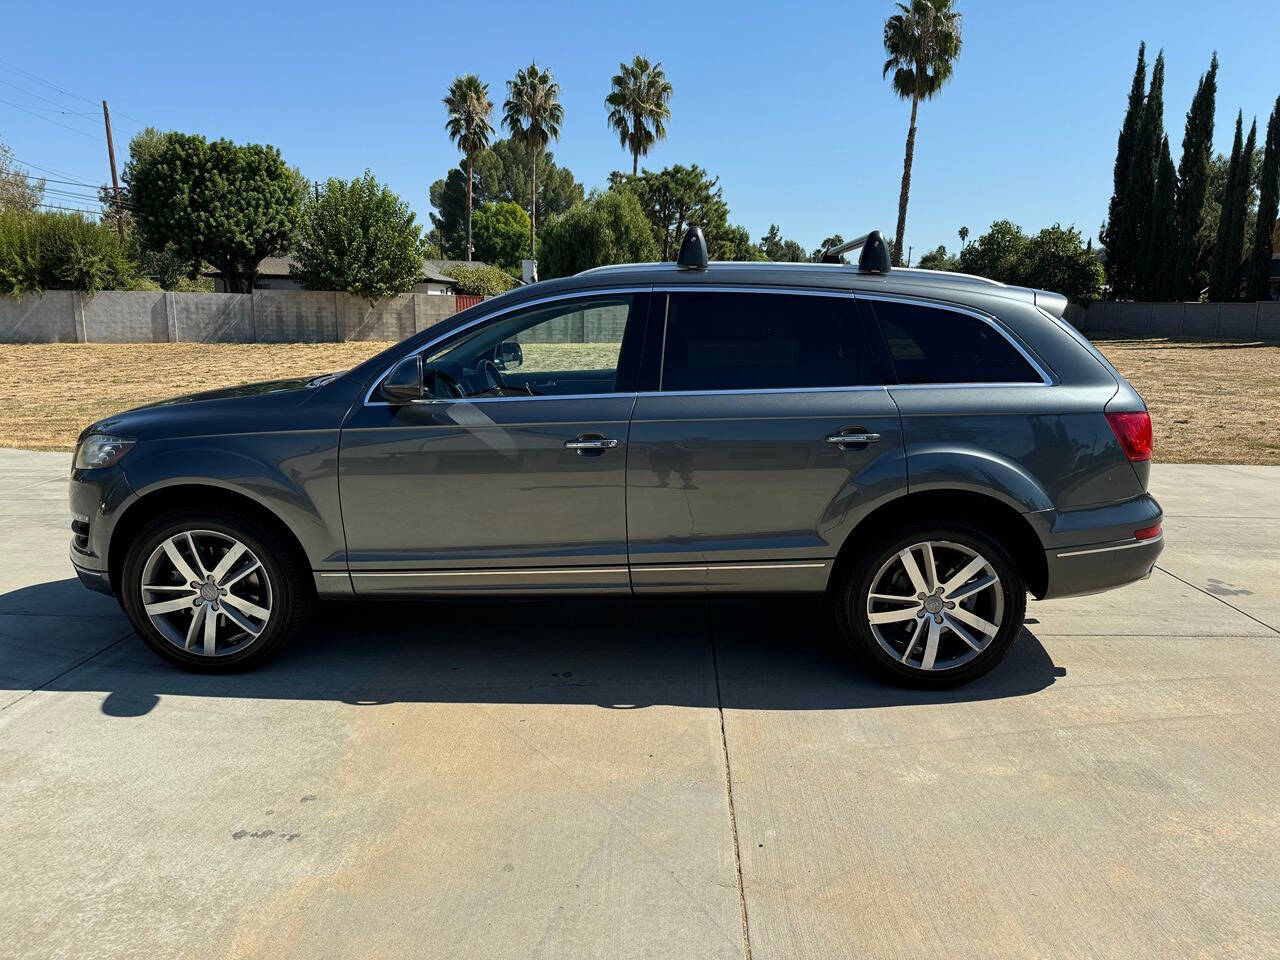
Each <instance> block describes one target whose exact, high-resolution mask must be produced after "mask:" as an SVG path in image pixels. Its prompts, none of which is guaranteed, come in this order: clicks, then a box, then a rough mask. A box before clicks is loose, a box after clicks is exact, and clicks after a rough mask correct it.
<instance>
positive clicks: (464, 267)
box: [445, 263, 516, 297]
mask: <svg viewBox="0 0 1280 960" xmlns="http://www.w3.org/2000/svg"><path fill="white" fill-rule="evenodd" d="M445 275H446V276H449V277H452V278H453V289H454V291H455V292H457V293H464V294H470V295H472V296H477V297H496V296H497V295H498V294H500V293H505V292H506V291H508V290H510V289H511V288H512V287H514V286H515V285H516V281H515V278H514V277H512V276H511V274H509V273H507V271H505V270H503V269H502V268H501V267H495V266H493V265H492V264H487V263H486V264H478V263H477V264H469V263H467V264H464V263H460V264H457V265H456V266H452V267H450V268H449V269H448V270H446V271H445Z"/></svg>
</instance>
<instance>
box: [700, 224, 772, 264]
mask: <svg viewBox="0 0 1280 960" xmlns="http://www.w3.org/2000/svg"><path fill="white" fill-rule="evenodd" d="M707 257H708V259H711V260H727V261H733V262H737V263H752V262H756V261H763V260H767V259H768V258H767V257H766V256H765V255H764V251H763V250H761V249H760V247H759V245H758V244H755V243H752V242H751V231H750V230H748V229H747V228H746V227H742V226H737V225H735V224H732V223H730V224H726V225H725V226H724V228H723V229H722V230H720V231H718V232H717V234H716V237H715V240H713V241H708V242H707Z"/></svg>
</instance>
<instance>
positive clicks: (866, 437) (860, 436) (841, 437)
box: [827, 433, 880, 446]
mask: <svg viewBox="0 0 1280 960" xmlns="http://www.w3.org/2000/svg"><path fill="white" fill-rule="evenodd" d="M879 440H880V434H878V433H833V434H831V436H829V437H827V443H834V444H836V445H837V446H843V445H844V444H846V443H878V442H879Z"/></svg>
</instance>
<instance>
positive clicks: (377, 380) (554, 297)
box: [364, 283, 653, 407]
mask: <svg viewBox="0 0 1280 960" xmlns="http://www.w3.org/2000/svg"><path fill="white" fill-rule="evenodd" d="M652 289H653V286H652V284H647V283H646V284H634V285H631V286H625V287H607V288H602V289H599V290H575V291H573V292H570V293H553V294H550V295H549V296H545V297H537V298H535V299H533V300H524V301H521V302H520V303H513V304H509V305H507V306H505V307H503V308H501V309H498V310H495V311H493V312H492V313H486V314H483V315H482V316H479V317H476V318H475V319H474V320H469V321H467V322H466V323H464V324H463V325H462V326H460V327H457V328H455V329H453V330H450V331H449V332H448V333H443V334H441V335H440V336H438V337H436V338H435V339H432V340H428V341H427V342H426V343H424V344H423V345H422V346H420V347H418V349H416V350H411V351H409V352H408V353H406V354H402V355H401V356H399V357H397V358H396V359H395V360H394V361H393V362H392V363H391V365H390V366H388V367H386V368H385V369H384V370H383V371H382V372H381V373H379V374H378V375H377V376H376V377H374V378H373V380H372V385H371V386H370V387H369V389H368V390H366V391H365V394H364V405H365V406H366V407H397V406H405V404H397V403H388V402H387V401H386V400H374V399H372V397H373V393H374V391H375V390H377V389H378V387H380V386H381V385H382V381H383V380H385V379H386V377H387V374H389V373H390V372H391V371H392V370H393V369H395V367H396V365H397V364H399V363H403V362H404V361H405V360H408V359H409V358H410V357H413V356H417V355H418V354H420V353H425V352H426V351H428V350H430V349H431V348H432V347H435V346H439V345H440V344H442V343H444V342H445V341H446V340H449V339H450V338H452V337H454V336H456V335H457V334H460V333H463V332H464V331H466V330H470V329H471V328H472V327H478V326H480V325H481V324H483V323H488V322H489V321H490V320H496V319H498V318H499V317H502V316H505V315H506V314H508V313H514V312H515V311H517V310H523V309H525V308H526V307H536V306H538V305H540V304H544V303H556V302H558V301H560V300H581V299H588V298H590V297H594V296H601V297H607V296H617V295H618V294H624V293H625V294H637V293H650V292H651V291H652ZM592 396H595V397H600V396H605V397H619V396H628V394H627V393H605V394H565V395H564V396H560V397H478V398H466V397H463V398H458V399H451V400H441V399H432V400H414V401H411V402H412V403H458V402H462V403H479V402H484V401H489V402H492V401H494V400H566V399H570V398H572V397H592Z"/></svg>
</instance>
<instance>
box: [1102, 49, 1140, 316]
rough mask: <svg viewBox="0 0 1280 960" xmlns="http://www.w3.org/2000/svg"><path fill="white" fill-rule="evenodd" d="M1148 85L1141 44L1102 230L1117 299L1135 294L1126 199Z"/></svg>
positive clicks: (1112, 286)
mask: <svg viewBox="0 0 1280 960" xmlns="http://www.w3.org/2000/svg"><path fill="white" fill-rule="evenodd" d="M1146 85H1147V45H1146V44H1145V43H1141V44H1139V45H1138V65H1137V67H1136V68H1135V69H1134V71H1133V83H1132V85H1131V86H1130V87H1129V106H1128V108H1127V109H1126V110H1125V114H1124V123H1122V124H1121V125H1120V136H1119V138H1118V139H1117V141H1116V163H1115V171H1114V187H1113V190H1112V194H1111V202H1110V204H1108V205H1107V223H1106V227H1105V228H1104V230H1103V233H1102V244H1103V246H1104V247H1106V250H1107V274H1108V279H1109V280H1110V281H1111V290H1112V294H1113V296H1115V297H1116V298H1118V299H1119V298H1123V297H1128V296H1130V295H1131V294H1132V288H1133V277H1134V263H1133V257H1134V253H1135V252H1136V251H1134V250H1133V249H1132V248H1130V247H1126V244H1125V240H1126V238H1127V237H1128V236H1129V234H1130V231H1129V229H1128V226H1127V213H1126V206H1127V204H1126V200H1127V198H1128V191H1129V182H1130V181H1129V167H1130V165H1131V161H1132V158H1133V142H1134V140H1135V139H1136V138H1137V135H1138V125H1139V124H1140V123H1141V122H1142V105H1143V92H1144V90H1145V88H1146Z"/></svg>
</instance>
